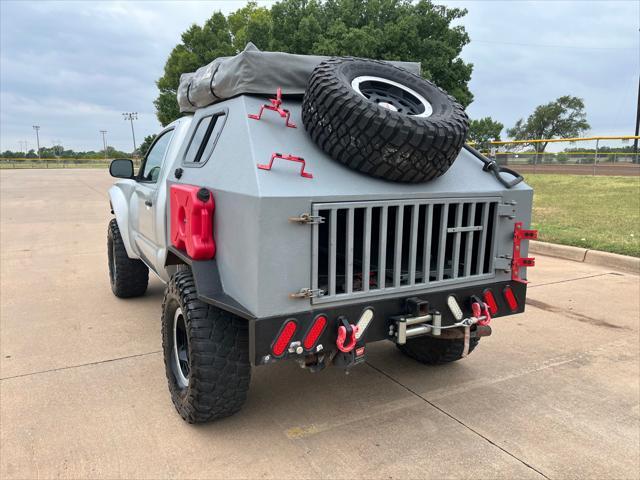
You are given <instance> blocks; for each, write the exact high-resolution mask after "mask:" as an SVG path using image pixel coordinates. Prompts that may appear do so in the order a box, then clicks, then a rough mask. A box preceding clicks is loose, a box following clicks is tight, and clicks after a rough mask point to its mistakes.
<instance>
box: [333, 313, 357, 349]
mask: <svg viewBox="0 0 640 480" xmlns="http://www.w3.org/2000/svg"><path fill="white" fill-rule="evenodd" d="M340 322H342V325H340V326H339V327H338V338H336V347H338V350H340V351H341V352H344V353H349V352H350V351H351V350H353V348H354V347H355V346H356V342H357V339H356V333H358V326H357V325H352V324H350V323H349V322H348V321H347V319H346V318H344V317H341V318H340ZM347 336H349V337H351V338H350V339H349V344H348V345H345V344H344V342H345V340H346V339H347Z"/></svg>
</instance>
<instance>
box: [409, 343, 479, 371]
mask: <svg viewBox="0 0 640 480" xmlns="http://www.w3.org/2000/svg"><path fill="white" fill-rule="evenodd" d="M478 342H480V339H479V338H470V339H469V353H471V352H473V350H474V349H475V348H476V347H477V346H478ZM398 348H399V349H400V351H401V352H402V353H404V354H405V355H407V356H408V357H411V358H413V359H414V360H417V361H418V362H420V363H424V364H426V365H441V364H443V363H451V362H455V361H456V360H460V359H461V358H462V351H463V349H464V340H445V339H442V338H434V337H417V338H413V339H409V340H407V343H405V344H404V345H398Z"/></svg>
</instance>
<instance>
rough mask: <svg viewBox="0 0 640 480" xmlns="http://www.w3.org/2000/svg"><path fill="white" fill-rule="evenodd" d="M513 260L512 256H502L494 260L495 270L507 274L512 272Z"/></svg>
mask: <svg viewBox="0 0 640 480" xmlns="http://www.w3.org/2000/svg"><path fill="white" fill-rule="evenodd" d="M511 264H512V259H511V256H510V255H501V256H499V257H495V258H494V259H493V268H495V269H496V270H502V271H505V272H510V271H511Z"/></svg>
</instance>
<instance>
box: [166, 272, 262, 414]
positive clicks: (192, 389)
mask: <svg viewBox="0 0 640 480" xmlns="http://www.w3.org/2000/svg"><path fill="white" fill-rule="evenodd" d="M178 308H180V310H181V312H182V318H183V322H184V326H185V333H186V339H187V351H188V358H187V359H186V362H187V363H188V378H187V380H188V385H181V384H180V380H179V375H178V373H177V370H176V369H177V368H180V366H179V365H178V364H177V363H176V362H175V361H174V355H175V354H174V334H173V329H174V321H175V315H176V311H177V309H178ZM162 348H163V351H164V364H165V371H166V374H167V380H168V383H169V391H170V392H171V399H172V401H173V404H174V405H175V407H176V410H178V413H179V414H180V416H181V417H182V418H183V419H184V420H185V421H187V422H189V423H203V422H209V421H212V420H217V419H220V418H223V417H227V416H229V415H233V414H234V413H236V412H238V411H239V410H240V409H241V408H242V406H243V405H244V403H245V401H246V399H247V392H248V390H249V383H250V381H251V364H250V362H249V331H248V325H247V321H246V320H245V319H243V318H240V317H237V316H235V315H232V314H230V313H228V312H225V311H224V310H221V309H219V308H216V307H214V306H212V305H209V304H206V303H204V302H202V301H200V300H198V298H197V293H196V287H195V283H194V280H193V274H192V273H191V270H184V271H178V272H176V273H175V274H174V275H173V277H171V280H170V282H169V283H168V284H167V287H166V289H165V295H164V301H163V304H162Z"/></svg>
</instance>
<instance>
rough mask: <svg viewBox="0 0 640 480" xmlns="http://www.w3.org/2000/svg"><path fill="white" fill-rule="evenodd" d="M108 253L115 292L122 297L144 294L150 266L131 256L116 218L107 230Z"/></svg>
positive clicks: (112, 285)
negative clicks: (125, 246)
mask: <svg viewBox="0 0 640 480" xmlns="http://www.w3.org/2000/svg"><path fill="white" fill-rule="evenodd" d="M107 255H108V258H109V282H110V283H111V291H112V292H113V294H114V295H115V296H116V297H120V298H130V297H139V296H140V295H143V294H144V292H146V291H147V285H148V284H149V268H148V267H147V266H146V265H145V264H144V263H143V262H142V261H141V260H138V259H133V258H129V256H128V255H127V250H126V249H125V248H124V243H123V241H122V236H121V235H120V229H119V228H118V223H117V222H116V219H115V218H112V219H111V221H110V222H109V229H108V230H107Z"/></svg>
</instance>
